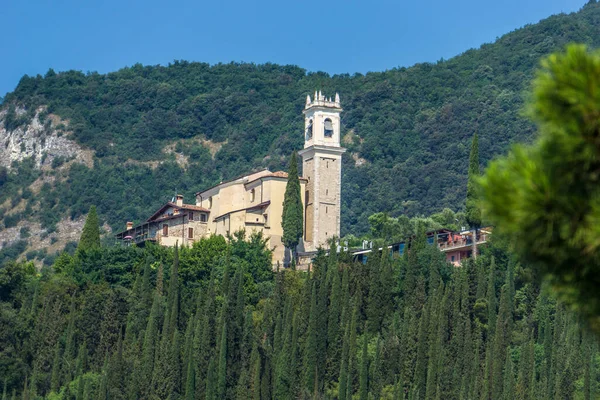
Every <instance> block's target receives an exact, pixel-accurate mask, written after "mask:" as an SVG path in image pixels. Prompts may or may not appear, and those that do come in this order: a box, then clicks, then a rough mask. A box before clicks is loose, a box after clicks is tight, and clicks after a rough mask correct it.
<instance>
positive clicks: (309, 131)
mask: <svg viewBox="0 0 600 400" xmlns="http://www.w3.org/2000/svg"><path fill="white" fill-rule="evenodd" d="M312 135H313V121H312V119H311V120H308V126H307V127H306V140H310V139H311V138H312Z"/></svg>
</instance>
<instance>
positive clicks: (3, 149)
mask: <svg viewBox="0 0 600 400" xmlns="http://www.w3.org/2000/svg"><path fill="white" fill-rule="evenodd" d="M15 111H16V113H17V115H23V114H25V110H24V109H22V108H16V110H15ZM7 112H8V111H7V110H6V109H4V110H2V111H0V167H6V168H10V167H11V165H12V163H13V162H14V161H23V160H24V159H26V158H30V157H35V162H36V166H37V167H38V168H41V167H43V166H50V165H52V161H53V160H54V159H55V158H56V157H63V158H65V159H75V160H77V161H79V162H83V163H85V164H87V165H89V166H91V165H92V162H93V161H92V157H93V153H92V151H90V150H86V149H84V148H83V147H81V146H80V145H79V144H77V143H76V142H75V141H74V140H71V139H69V138H68V134H67V133H68V132H65V130H64V128H62V127H65V128H66V127H68V123H67V122H66V121H63V120H61V119H60V118H58V117H57V116H54V115H52V114H47V113H46V112H45V109H44V108H43V107H40V108H38V109H37V110H36V113H35V115H34V117H33V118H32V119H31V121H30V122H28V123H27V124H24V125H22V126H19V127H17V128H15V129H14V130H12V131H9V130H7V129H6V127H5V123H4V120H5V118H6V114H7ZM59 127H61V129H59Z"/></svg>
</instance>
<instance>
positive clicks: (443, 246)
mask: <svg viewBox="0 0 600 400" xmlns="http://www.w3.org/2000/svg"><path fill="white" fill-rule="evenodd" d="M487 236H488V235H487V234H482V235H479V238H478V239H477V244H483V243H485V242H487V240H488V237H487ZM472 245H473V240H472V239H471V238H470V237H469V238H467V239H460V240H455V241H452V242H444V243H440V244H439V248H440V250H441V251H449V250H453V249H458V248H461V247H467V246H472Z"/></svg>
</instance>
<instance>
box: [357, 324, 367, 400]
mask: <svg viewBox="0 0 600 400" xmlns="http://www.w3.org/2000/svg"><path fill="white" fill-rule="evenodd" d="M367 339H368V338H367V334H366V333H365V334H364V335H363V345H362V355H361V356H362V357H361V358H362V359H361V365H360V377H359V399H360V400H368V399H369V387H368V384H369V353H368V351H367V349H368V348H367V345H368V342H369V341H368V340H367Z"/></svg>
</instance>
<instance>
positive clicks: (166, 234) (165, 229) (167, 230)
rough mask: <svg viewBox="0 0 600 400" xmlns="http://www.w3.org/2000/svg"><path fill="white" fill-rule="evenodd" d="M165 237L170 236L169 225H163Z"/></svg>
mask: <svg viewBox="0 0 600 400" xmlns="http://www.w3.org/2000/svg"><path fill="white" fill-rule="evenodd" d="M163 236H169V225H167V224H164V225H163Z"/></svg>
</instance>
